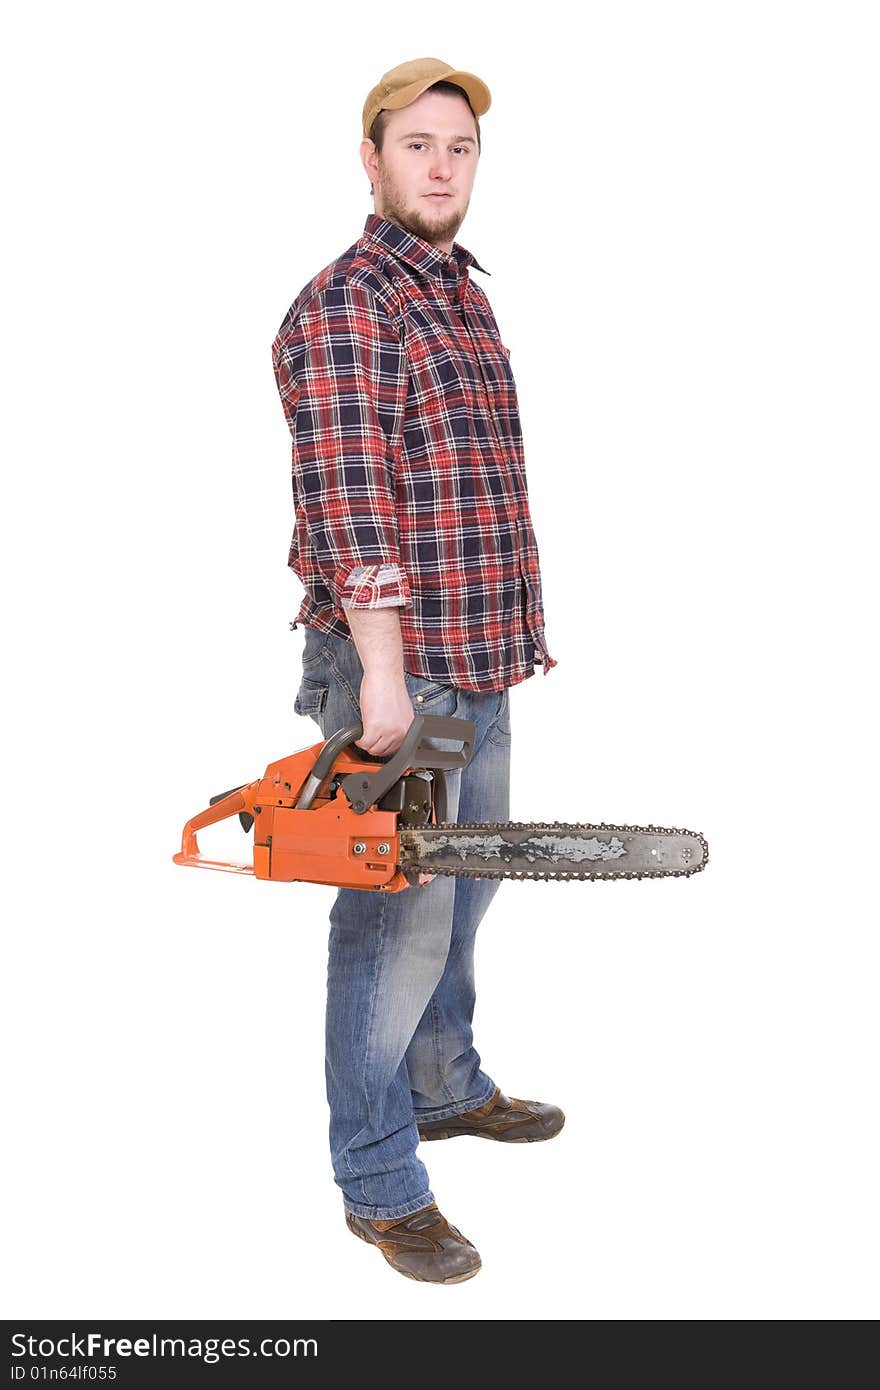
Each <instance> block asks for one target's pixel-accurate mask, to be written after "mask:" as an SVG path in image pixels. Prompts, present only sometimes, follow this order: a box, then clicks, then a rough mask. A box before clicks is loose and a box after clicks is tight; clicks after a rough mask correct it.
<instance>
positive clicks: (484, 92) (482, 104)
mask: <svg viewBox="0 0 880 1390" xmlns="http://www.w3.org/2000/svg"><path fill="white" fill-rule="evenodd" d="M440 81H443V82H455V83H456V84H457V85H458V86H459V87H463V88H464V90H465V91H466V92H467V95H468V101H469V102H470V104H471V106H472V107H473V112H474V115H475V116H482V115H483V113H484V112H485V111H488V110H489V107H490V106H491V104H492V94H491V92H490V91H489V88H488V87H487V86H486V84H485V82H482V81H481V80H480V78H479V77H475V76H474V74H473V73H472V72H462V71H461V70H460V69H459V68H452V67H450V66H449V64H448V63H444V62H442V61H441V59H440V58H413V59H412V61H411V62H409V63H400V64H399V65H398V66H397V67H396V68H392V69H391V70H390V72H386V73H383V74H382V76H381V78H380V79H379V81H378V82H377V83H376V85H375V87H374V88H373V90H372V91H371V92H370V95H369V96H368V97H367V99H366V101H365V102H364V136H365V137H366V138H367V139H369V137H370V127H371V126H372V124H373V122H374V120H375V119H376V117H377V116H378V114H379V112H380V111H399V110H400V108H401V106H409V104H410V102H411V101H415V99H416V97H419V96H421V94H422V92H424V91H426V90H427V88H428V87H430V86H431V85H432V83H434V82H440Z"/></svg>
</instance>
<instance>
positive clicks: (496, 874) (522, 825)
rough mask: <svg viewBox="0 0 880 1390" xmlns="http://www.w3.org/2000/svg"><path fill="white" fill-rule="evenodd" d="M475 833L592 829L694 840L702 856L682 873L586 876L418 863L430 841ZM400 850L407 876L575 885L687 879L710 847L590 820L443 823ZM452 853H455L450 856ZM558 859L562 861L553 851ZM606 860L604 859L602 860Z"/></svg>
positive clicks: (408, 839) (659, 829)
mask: <svg viewBox="0 0 880 1390" xmlns="http://www.w3.org/2000/svg"><path fill="white" fill-rule="evenodd" d="M468 830H472V831H474V832H475V833H476V834H477V835H478V838H479V839H480V840H487V839H488V838H489V837H491V836H492V835H493V834H494V835H497V836H499V837H502V838H503V836H504V834H505V832H509V831H528V832H529V833H530V834H534V835H540V834H542V833H543V832H547V833H550V834H552V835H554V836H557V837H558V836H559V835H560V834H561V833H564V832H565V831H566V830H577V831H583V830H596V831H602V832H603V833H605V834H606V835H607V833H608V832H609V831H610V832H612V834H615V833H618V834H627V835H649V836H655V835H679V836H684V837H686V838H687V839H689V840H693V841H694V849H695V854H694V857H695V860H696V849H697V846H699V847H700V850H701V854H700V858H699V860H698V862H695V863H693V864H690V865H685V867H684V868H678V869H674V868H664V867H662V866H658V867H657V868H656V869H623V868H621V869H605V870H603V871H602V872H600V873H594V872H591V871H590V870H589V869H585V868H571V869H566V868H558V869H556V868H554V869H530V868H525V867H517V868H501V869H489V868H482V867H480V868H465V867H464V866H463V865H460V864H456V863H447V864H443V863H440V862H438V861H437V860H436V859H435V858H425V859H421V860H420V859H419V857H418V856H419V853H420V852H424V846H425V845H426V844H427V843H429V842H430V840H433V839H436V838H437V835H438V834H439V833H440V832H443V831H449V832H450V836H449V838H450V841H451V842H452V843H454V841H455V840H456V839H460V838H461V832H462V831H468ZM400 845H401V850H402V851H403V852H404V853H403V855H402V857H401V867H402V868H404V869H405V870H407V871H409V872H410V873H416V872H421V873H426V874H443V875H446V876H447V877H450V876H452V877H455V878H500V879H504V878H512V879H529V878H532V879H549V880H557V879H558V880H560V881H565V880H568V879H578V880H581V881H582V880H584V879H589V880H599V879H602V880H607V879H609V878H612V879H617V878H687V877H688V876H690V875H691V874H697V873H699V872H700V871H701V870H702V869H705V867H706V865H707V863H708V862H709V845H708V843H707V841H706V839H705V836H703V835H702V834H701V833H700V832H699V831H694V830H682V829H670V828H667V827H665V826H660V825H617V824H610V823H609V822H607V821H602V822H600V823H593V822H590V821H580V822H574V821H543V822H534V821H444V822H441V824H439V825H431V826H429V827H425V831H424V832H420V830H419V829H416V828H410V829H403V828H401V831H400ZM508 848H509V849H510V850H511V851H515V850H516V849H517V848H519V846H518V845H516V844H515V843H510V844H509V845H508ZM453 852H454V851H453ZM556 856H557V858H561V857H562V856H561V855H560V853H559V850H558V849H557V850H556ZM602 857H603V858H605V857H606V856H602Z"/></svg>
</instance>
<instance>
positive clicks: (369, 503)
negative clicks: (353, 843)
mask: <svg viewBox="0 0 880 1390" xmlns="http://www.w3.org/2000/svg"><path fill="white" fill-rule="evenodd" d="M490 100H491V98H490V94H489V90H488V88H487V87H486V85H485V83H483V82H481V81H480V79H479V78H478V77H475V76H474V75H473V74H472V73H467V72H461V71H458V70H456V69H454V68H451V67H450V66H449V64H447V63H443V62H441V61H439V60H438V59H434V58H421V59H416V60H415V61H413V62H408V63H403V64H401V65H400V66H399V67H397V68H393V69H392V70H391V71H390V72H387V73H385V75H384V77H383V78H382V79H381V81H380V82H379V83H378V84H377V86H375V87H374V88H373V89H372V91H371V92H370V94H369V96H368V97H367V100H366V103H365V106H364V112H363V132H364V140H363V142H362V144H361V147H360V153H361V159H362V162H363V166H364V169H365V171H366V173H367V176H368V178H369V180H370V187H371V193H372V195H373V198H374V200H375V201H374V210H373V211H372V212H371V213H370V214H369V215H368V217H367V219H366V223H365V226H364V233H363V235H362V237H361V238H360V239H359V240H358V241H357V242H356V243H355V244H354V245H353V246H351V247H350V248H349V249H348V250H347V251H346V252H344V253H343V255H341V256H340V257H338V258H337V260H335V261H333V262H332V263H331V264H330V265H328V266H327V267H326V268H325V269H324V270H322V271H321V272H320V273H319V274H318V275H316V276H315V277H314V278H313V279H312V280H310V281H309V283H308V284H307V285H306V286H305V287H304V289H303V290H302V291H301V292H300V294H299V295H298V296H297V298H296V300H295V301H294V303H293V304H292V305H291V307H290V309H289V311H288V313H287V315H286V317H285V319H284V321H283V323H282V325H281V327H280V329H279V331H278V335H277V337H276V339H275V341H274V343H273V348H272V357H273V365H274V370H275V376H276V380H277V384H278V390H279V393H280V395H281V400H282V404H283V406H284V411H285V415H286V418H287V421H288V424H289V426H290V430H291V433H292V435H293V490H294V501H295V506H296V523H295V527H294V533H293V539H292V544H291V548H290V555H289V564H290V566H291V568H292V569H293V571H294V573H295V574H296V575H297V576H298V577H299V579H300V580H301V582H302V584H303V586H304V588H305V590H306V595H305V598H304V600H303V602H302V606H301V608H300V611H299V613H298V614H297V621H299V622H302V623H303V624H304V626H305V643H304V647H303V657H302V680H301V684H300V688H299V691H298V693H297V697H296V702H295V709H296V711H297V713H299V714H303V715H305V714H308V715H311V716H312V717H313V718H314V719H315V721H316V723H318V725H319V727H320V728H321V733H322V736H323V737H324V738H328V737H330V735H331V734H333V733H335V732H336V731H337V730H338V729H340V728H342V727H343V726H345V725H348V724H351V723H355V722H358V721H360V722H361V723H362V725H363V734H362V736H361V738H360V739H359V745H360V746H361V747H362V748H364V749H365V750H366V751H367V752H368V753H371V754H374V755H376V756H378V757H386V756H389V755H391V754H392V753H394V752H395V751H396V750H397V749H398V748H399V747H400V745H401V743H402V742H403V739H404V736H405V734H406V732H407V729H408V728H409V726H410V724H411V722H412V719H413V714H414V713H433V714H441V715H452V714H456V715H458V716H460V717H463V718H467V719H471V720H473V722H474V724H475V725H476V739H475V743H474V751H473V754H472V757H471V760H470V762H469V763H468V765H467V766H466V767H465V768H464V769H461V770H460V771H458V772H453V773H447V774H446V777H447V789H448V819H449V820H450V821H452V820H460V821H498V820H506V819H508V816H509V766H510V739H511V735H510V711H509V687H510V686H511V685H515V684H517V683H518V682H520V681H522V680H524V679H526V678H527V677H529V676H531V675H533V674H534V666H535V663H536V662H537V663H541V664H542V665H543V669H544V673H545V674H546V673H547V672H548V671H549V669H550V668H551V667H552V666H555V665H556V664H557V663H556V662H555V661H554V660H553V658H552V657H551V656H550V655H549V652H548V650H547V646H546V642H545V639H544V617H543V609H542V602H541V581H540V572H539V564H538V550H537V545H536V542H535V537H534V533H533V530H532V522H531V516H530V513H529V506H528V495H527V490H526V478H525V469H524V462H523V452H522V439H521V434H520V426H519V416H518V412H517V401H516V387H515V385H514V380H513V375H512V373H511V369H510V364H509V353H508V351H507V349H506V348H505V347H504V345H503V343H502V342H501V338H500V335H499V332H498V327H497V324H496V322H495V319H494V316H493V314H492V310H491V308H490V306H489V302H488V300H487V298H486V296H485V294H484V293H483V290H482V288H480V287H479V286H478V285H476V284H475V283H473V282H471V280H470V277H469V269H470V268H471V267H473V268H474V269H476V270H480V271H482V266H480V265H479V264H478V262H477V260H476V258H475V257H474V256H473V255H472V254H471V253H470V252H469V251H466V250H465V249H464V247H462V246H460V245H459V244H458V242H455V241H453V238H454V236H455V234H456V233H457V231H458V229H459V227H460V226H461V224H462V222H463V220H464V217H465V214H466V212H467V209H468V205H469V202H470V195H471V189H472V186H473V182H474V177H475V175H476V171H477V163H478V159H479V152H480V129H479V122H478V117H479V116H480V115H482V114H483V113H485V111H486V110H488V107H489V104H490ZM484 273H486V274H488V272H484ZM296 625H297V622H296V621H295V622H294V623H293V624H292V626H293V627H296ZM438 746H447V747H455V746H457V745H455V744H452V743H449V744H445V745H438ZM498 886H499V884H498V881H497V880H493V879H467V878H460V879H458V878H453V877H446V876H440V875H438V876H427V875H426V876H423V878H422V885H421V886H419V887H412V888H409V889H406V890H404V891H403V892H402V893H370V892H367V891H365V890H358V889H340V890H339V892H338V894H337V897H336V901H335V903H334V906H333V908H332V910H331V913H330V923H331V932H330V944H329V964H328V978H327V1026H326V1077H327V1097H328V1101H329V1106H330V1149H331V1155H332V1161H333V1169H334V1175H335V1181H336V1182H337V1184H338V1185H339V1187H340V1189H341V1191H342V1196H343V1205H344V1209H345V1214H346V1221H347V1223H348V1226H349V1228H350V1230H351V1231H352V1232H353V1233H354V1234H355V1235H357V1236H360V1237H361V1238H362V1239H363V1240H365V1241H368V1242H369V1243H371V1244H374V1245H377V1246H378V1247H379V1249H380V1250H381V1251H382V1253H383V1255H384V1256H385V1258H386V1260H387V1261H388V1262H389V1264H391V1265H392V1267H393V1268H394V1269H396V1270H398V1271H399V1272H400V1273H401V1274H405V1275H407V1276H408V1277H409V1278H413V1279H419V1280H425V1281H429V1282H432V1283H457V1282H460V1281H461V1280H463V1279H468V1278H470V1277H471V1276H472V1275H474V1274H476V1273H477V1271H478V1269H479V1268H480V1256H479V1254H478V1253H477V1251H476V1250H475V1248H474V1246H473V1245H472V1244H471V1243H470V1241H468V1240H467V1239H466V1238H465V1237H464V1236H463V1235H462V1234H461V1233H460V1232H459V1231H458V1230H457V1229H456V1227H454V1226H452V1225H450V1223H449V1222H448V1221H447V1220H446V1218H445V1217H444V1216H442V1214H441V1213H440V1211H439V1208H438V1206H437V1203H436V1201H435V1200H434V1194H433V1193H432V1192H431V1189H430V1186H429V1182H428V1173H427V1170H426V1168H425V1165H424V1163H423V1162H422V1159H421V1158H420V1157H419V1155H418V1154H417V1152H416V1150H417V1147H418V1144H419V1140H420V1139H425V1140H428V1139H444V1138H449V1137H453V1136H457V1135H466V1134H470V1135H480V1136H483V1137H486V1138H491V1139H495V1140H499V1141H501V1142H517V1141H519V1142H523V1141H528V1140H541V1139H549V1138H551V1137H552V1136H553V1135H554V1134H557V1133H558V1132H559V1130H560V1129H561V1128H562V1126H563V1123H564V1116H563V1114H562V1111H561V1110H559V1109H558V1108H557V1107H556V1106H552V1105H548V1104H542V1103H539V1102H535V1101H522V1100H516V1099H510V1098H508V1097H507V1096H506V1095H504V1093H503V1092H502V1091H501V1090H500V1088H499V1087H498V1086H497V1085H496V1083H495V1081H494V1080H493V1079H492V1078H491V1077H490V1076H489V1075H488V1074H487V1073H486V1072H485V1071H484V1070H483V1069H482V1067H481V1062H480V1056H479V1054H478V1053H477V1051H476V1049H475V1047H474V1045H473V1038H472V1031H471V1025H472V1020H473V1011H474V998H475V994H474V973H473V955H474V937H475V934H476V929H477V926H478V924H479V922H480V920H481V918H482V917H483V915H484V914H485V912H486V909H487V908H488V906H489V904H490V902H491V900H492V898H493V897H494V895H495V892H496V891H497V889H498Z"/></svg>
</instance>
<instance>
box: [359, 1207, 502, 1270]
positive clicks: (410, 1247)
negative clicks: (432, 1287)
mask: <svg viewBox="0 0 880 1390" xmlns="http://www.w3.org/2000/svg"><path fill="white" fill-rule="evenodd" d="M345 1223H346V1225H347V1226H348V1229H349V1230H350V1231H353V1232H354V1234H355V1235H356V1236H360V1238H361V1240H365V1241H366V1242H367V1244H368V1245H378V1247H379V1249H380V1250H381V1251H382V1254H383V1255H384V1256H385V1258H386V1260H387V1261H388V1263H389V1264H390V1266H391V1268H392V1269H396V1270H397V1272H398V1274H405V1275H406V1277H407V1279H418V1280H419V1281H420V1282H421V1283H424V1284H460V1283H462V1281H463V1280H464V1279H471V1278H472V1277H473V1276H474V1275H475V1274H476V1273H477V1272H478V1270H479V1268H480V1264H481V1260H480V1256H479V1253H478V1251H476V1250H475V1249H474V1247H473V1246H472V1245H471V1243H470V1241H469V1240H466V1239H465V1237H464V1236H463V1235H462V1233H461V1231H459V1230H458V1229H457V1228H456V1227H455V1226H451V1225H450V1224H449V1222H448V1221H447V1220H446V1217H445V1216H441V1214H440V1212H439V1211H438V1209H437V1203H436V1202H432V1203H431V1205H430V1206H429V1207H422V1208H421V1210H419V1211H414V1212H412V1213H411V1214H410V1215H409V1216H398V1217H395V1218H392V1219H391V1220H387V1221H373V1220H370V1219H368V1218H367V1217H366V1216H355V1214H354V1212H351V1211H347V1212H346V1213H345Z"/></svg>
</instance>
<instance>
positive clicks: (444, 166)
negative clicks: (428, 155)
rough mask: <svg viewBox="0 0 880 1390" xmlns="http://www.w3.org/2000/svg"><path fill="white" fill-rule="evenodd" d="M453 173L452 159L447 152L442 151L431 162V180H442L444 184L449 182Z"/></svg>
mask: <svg viewBox="0 0 880 1390" xmlns="http://www.w3.org/2000/svg"><path fill="white" fill-rule="evenodd" d="M451 173H452V159H451V156H450V155H449V154H448V153H447V152H446V151H440V152H439V153H438V154H435V155H434V158H433V159H432V160H431V178H432V179H442V181H443V182H444V183H447V182H448V181H449V176H450V174H451Z"/></svg>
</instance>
